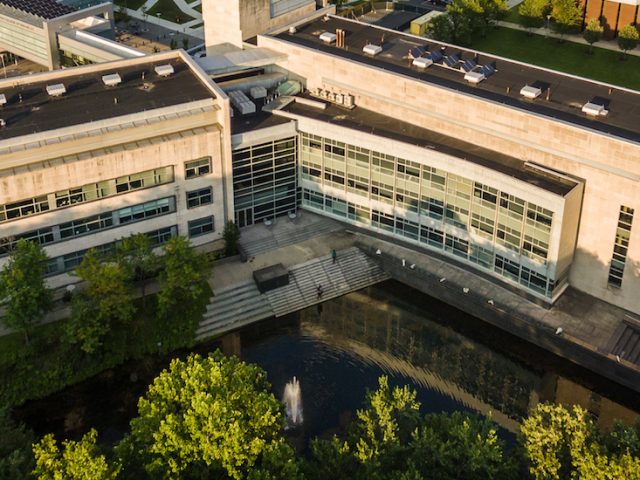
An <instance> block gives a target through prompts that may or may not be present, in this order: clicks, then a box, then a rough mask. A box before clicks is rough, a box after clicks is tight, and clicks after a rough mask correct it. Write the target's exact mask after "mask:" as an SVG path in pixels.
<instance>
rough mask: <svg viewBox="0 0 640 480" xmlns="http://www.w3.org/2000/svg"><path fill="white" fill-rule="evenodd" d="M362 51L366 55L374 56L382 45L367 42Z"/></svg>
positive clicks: (380, 49) (380, 50)
mask: <svg viewBox="0 0 640 480" xmlns="http://www.w3.org/2000/svg"><path fill="white" fill-rule="evenodd" d="M362 51H363V52H364V53H366V54H367V55H371V56H372V57H375V56H376V55H378V54H379V53H380V52H382V47H381V46H380V45H374V44H372V43H369V44H367V45H365V46H364V48H363V49H362Z"/></svg>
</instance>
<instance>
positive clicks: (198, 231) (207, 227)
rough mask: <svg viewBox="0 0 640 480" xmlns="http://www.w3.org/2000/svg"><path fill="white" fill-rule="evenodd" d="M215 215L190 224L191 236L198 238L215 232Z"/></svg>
mask: <svg viewBox="0 0 640 480" xmlns="http://www.w3.org/2000/svg"><path fill="white" fill-rule="evenodd" d="M213 225H214V223H213V215H212V216H210V217H204V218H199V219H197V220H192V221H190V222H189V236H190V237H198V236H200V235H206V234H207V233H211V232H213Z"/></svg>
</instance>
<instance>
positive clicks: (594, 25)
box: [582, 18, 604, 53]
mask: <svg viewBox="0 0 640 480" xmlns="http://www.w3.org/2000/svg"><path fill="white" fill-rule="evenodd" d="M603 33H604V27H603V26H602V25H601V24H600V20H599V19H597V18H592V19H591V20H589V22H588V23H587V26H586V27H585V29H584V32H582V37H583V38H584V39H585V41H586V42H587V43H588V44H589V53H593V44H594V43H596V42H599V41H600V40H602V34H603Z"/></svg>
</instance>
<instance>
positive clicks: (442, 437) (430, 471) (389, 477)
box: [305, 377, 514, 480]
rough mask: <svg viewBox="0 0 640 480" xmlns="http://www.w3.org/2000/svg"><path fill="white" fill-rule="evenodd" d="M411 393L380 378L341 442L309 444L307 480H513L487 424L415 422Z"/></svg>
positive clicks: (465, 418)
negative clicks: (334, 479)
mask: <svg viewBox="0 0 640 480" xmlns="http://www.w3.org/2000/svg"><path fill="white" fill-rule="evenodd" d="M419 408H420V403H419V402H417V401H416V399H415V392H414V391H411V390H409V389H408V388H407V387H404V388H398V387H396V388H394V389H390V388H389V384H388V380H387V378H386V377H381V378H380V380H379V388H378V390H377V391H375V392H373V393H369V394H368V395H367V399H366V401H365V408H364V409H363V410H360V411H358V414H357V420H356V421H355V422H354V424H353V426H352V428H351V430H350V432H349V434H348V436H347V439H346V440H344V441H343V440H340V439H338V438H337V437H333V438H332V439H331V440H314V441H312V444H311V452H312V456H311V459H310V460H309V462H308V464H307V465H306V466H305V473H306V475H307V478H308V479H310V480H324V479H327V478H349V479H356V480H360V479H361V480H365V479H366V480H400V479H402V480H413V479H416V480H417V479H423V478H434V479H436V478H437V479H438V480H454V479H455V480H461V479H462V480H467V479H468V480H475V479H481V478H482V479H484V478H491V479H494V480H498V479H510V478H513V474H514V467H513V462H511V461H509V460H507V459H505V456H504V448H503V444H502V442H501V441H500V440H499V439H498V437H497V433H496V429H495V427H494V426H493V425H492V423H491V422H490V421H489V420H487V419H484V418H480V417H476V416H469V415H466V414H463V413H460V412H456V413H454V414H452V415H447V414H431V415H427V416H426V417H421V416H420V414H419Z"/></svg>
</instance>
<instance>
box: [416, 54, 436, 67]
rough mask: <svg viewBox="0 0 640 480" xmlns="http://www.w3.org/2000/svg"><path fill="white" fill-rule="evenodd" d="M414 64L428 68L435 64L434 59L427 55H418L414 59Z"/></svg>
mask: <svg viewBox="0 0 640 480" xmlns="http://www.w3.org/2000/svg"><path fill="white" fill-rule="evenodd" d="M412 65H413V66H414V67H418V68H427V67H430V66H431V65H433V60H431V59H430V58H427V57H418V58H416V59H414V60H413V62H412Z"/></svg>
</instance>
